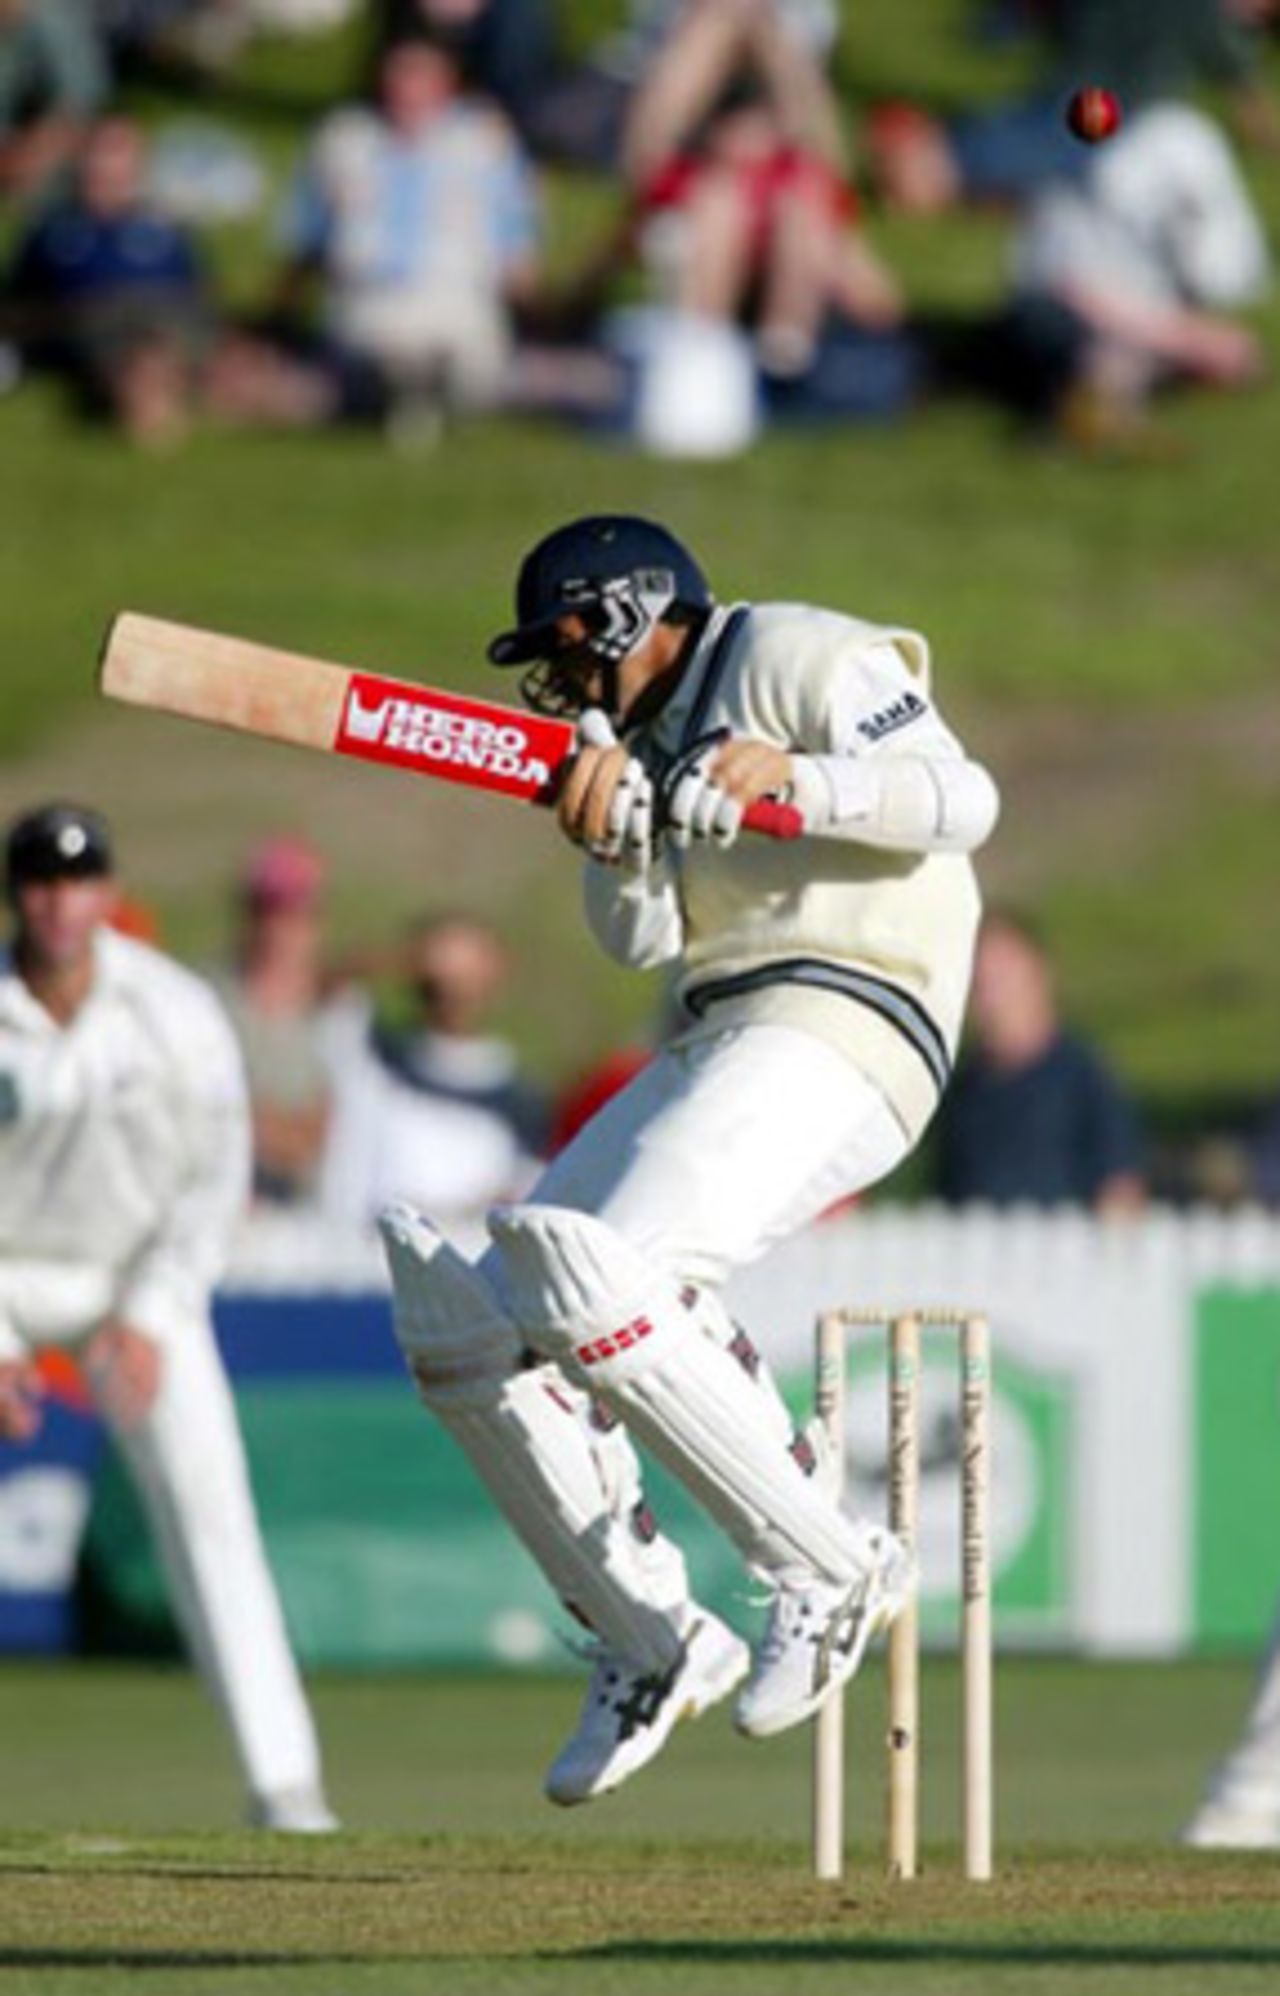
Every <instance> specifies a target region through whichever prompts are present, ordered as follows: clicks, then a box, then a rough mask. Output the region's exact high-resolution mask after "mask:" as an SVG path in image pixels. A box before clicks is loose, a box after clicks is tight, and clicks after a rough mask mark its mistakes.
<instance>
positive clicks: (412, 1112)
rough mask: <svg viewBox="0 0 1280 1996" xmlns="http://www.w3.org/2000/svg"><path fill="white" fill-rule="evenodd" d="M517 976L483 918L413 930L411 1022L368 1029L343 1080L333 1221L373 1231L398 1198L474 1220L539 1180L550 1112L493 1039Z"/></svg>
mask: <svg viewBox="0 0 1280 1996" xmlns="http://www.w3.org/2000/svg"><path fill="white" fill-rule="evenodd" d="M509 974H510V959H509V957H508V954H507V951H506V948H505V947H504V945H503V943H502V941H501V939H500V937H499V936H498V935H497V934H496V932H495V931H494V930H493V929H492V928H490V927H489V925H488V924H487V923H486V922H482V921H480V920H478V919H477V918H475V917H474V916H470V915H460V914H458V915H441V916H437V917H435V918H434V919H432V920H430V921H426V922H423V923H421V924H419V926H418V927H417V928H415V929H414V930H413V932H412V933H411V935H410V937H409V940H408V944H407V947H406V951H405V957H404V967H403V992H404V997H405V999H406V1001H407V1004H408V1008H409V1014H410V1016H409V1022H408V1024H407V1025H406V1026H404V1027H400V1028H393V1027H389V1026H385V1025H383V1024H381V1023H380V1022H379V1021H378V1020H376V1019H372V1018H371V1019H369V1020H368V1022H367V1025H366V1029H365V1031H364V1033H363V1035H362V1037H361V1041H360V1044H359V1045H358V1046H352V1047H350V1048H349V1049H348V1050H347V1052H346V1053H345V1056H344V1058H343V1060H342V1063H341V1066H340V1070H339V1073H338V1076H337V1080H336V1084H335V1100H334V1114H333V1120H332V1123H331V1125H330V1132H329V1139H328V1144H327V1147H326V1152H325V1160H324V1166H323V1170H322V1175H321V1190H320V1198H321V1204H322V1206H323V1208H324V1211H325V1212H326V1214H327V1215H328V1216H329V1217H330V1218H331V1219H332V1220H334V1221H337V1222H340V1223H342V1224H347V1225H357V1226H362V1227H367V1226H370V1225H371V1224H372V1223H373V1221H374V1219H375V1218H376V1216H377V1214H378V1212H379V1211H380V1210H381V1208H382V1207H383V1206H385V1205H386V1204H387V1203H388V1202H389V1201H390V1200H393V1199H409V1200H411V1201H413V1202H414V1203H415V1204H417V1205H419V1206H420V1207H421V1208H422V1210H423V1211H424V1212H426V1213H430V1214H432V1215H433V1216H434V1217H436V1218H438V1219H442V1220H448V1219H458V1218H472V1217H477V1216H478V1215H480V1214H481V1213H483V1212H484V1210H485V1208H486V1207H488V1206H490V1205H492V1204H493V1202H494V1201H495V1200H498V1199H502V1198H507V1197H517V1196H519V1193H520V1192H521V1191H522V1190H523V1189H524V1188H525V1187H526V1186H527V1185H528V1184H529V1183H530V1182H531V1180H532V1178H533V1176H534V1175H535V1172H536V1169H537V1165H536V1160H537V1158H538V1156H539V1155H540V1153H541V1152H542V1150H543V1148H544V1145H545V1140H546V1134H547V1114H546V1108H545V1105H544V1103H543V1100H542V1098H541V1095H540V1094H539V1093H538V1091H537V1090H535V1089H534V1088H533V1087H532V1086H531V1085H530V1084H529V1082H527V1081H526V1080H525V1078H524V1076H523V1075H522V1073H521V1071H520V1067H519V1063H518V1060H517V1057H516V1054H515V1050H514V1049H513V1048H512V1046H511V1045H510V1044H509V1042H508V1041H506V1040H505V1039H500V1038H497V1037H495V1036H494V1035H492V1034H491V1033H490V1032H488V1031H487V1030H486V1027H487V1023H488V1020H489V1019H490V1017H491V1015H492V1012H493V1009H494V1007H495V1005H496V1004H497V1002H498V1000H499V998H500V996H501V993H502V990H503V987H504V985H505V984H506V981H507V978H508V976H509Z"/></svg>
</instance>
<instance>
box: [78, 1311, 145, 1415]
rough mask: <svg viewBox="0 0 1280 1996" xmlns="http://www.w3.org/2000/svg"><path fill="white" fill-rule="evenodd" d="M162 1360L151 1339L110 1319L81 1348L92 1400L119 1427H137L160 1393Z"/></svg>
mask: <svg viewBox="0 0 1280 1996" xmlns="http://www.w3.org/2000/svg"><path fill="white" fill-rule="evenodd" d="M161 1369H162V1361H161V1356H160V1347H159V1346H158V1345H157V1343H156V1341H155V1339H154V1338H149V1337H147V1336H146V1334H145V1333H144V1332H142V1331H137V1330H135V1329H134V1327H133V1325H132V1324H126V1323H124V1322H123V1321H122V1320H121V1319H120V1318H118V1317H112V1318H109V1319H108V1320H107V1322H106V1323H104V1324H100V1325H99V1326H98V1328H97V1330H96V1331H95V1332H94V1334H93V1336H92V1337H91V1338H90V1339H89V1342H88V1343H87V1345H86V1346H85V1348H84V1372H85V1377H86V1378H87V1379H88V1381H89V1385H90V1387H91V1389H92V1391H93V1397H94V1399H95V1400H96V1401H97V1403H98V1405H99V1407H100V1408H101V1409H102V1411H103V1413H104V1414H105V1415H106V1417H107V1419H108V1420H109V1421H111V1422H112V1423H113V1424H114V1425H115V1426H116V1427H119V1428H125V1429H128V1428H136V1427H139V1426H141V1424H142V1422H143V1421H144V1420H145V1419H146V1417H147V1415H148V1414H149V1413H150V1412H151V1409H152V1407H153V1406H154V1405H155V1399H156V1395H157V1393H158V1392H159V1391H160V1373H161Z"/></svg>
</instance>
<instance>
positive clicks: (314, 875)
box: [240, 834, 324, 908]
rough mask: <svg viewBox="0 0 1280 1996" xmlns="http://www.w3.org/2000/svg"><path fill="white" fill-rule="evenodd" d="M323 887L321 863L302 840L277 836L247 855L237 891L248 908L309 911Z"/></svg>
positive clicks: (317, 855)
mask: <svg viewBox="0 0 1280 1996" xmlns="http://www.w3.org/2000/svg"><path fill="white" fill-rule="evenodd" d="M323 885H324V862H323V860H322V859H321V857H320V855H319V853H318V852H317V851H316V850H315V848H314V847H313V846H310V845H308V844H307V842H306V840H305V839H300V838H294V837H292V836H289V835H287V834H281V835H280V836H278V837H276V838H270V839H264V840H263V842H262V844H261V845H260V846H258V847H256V848H255V850H254V851H253V852H252V853H250V855H249V860H248V864H247V865H246V867H245V870H244V873H243V875H242V876H241V882H240V886H241V892H242V894H243V896H244V899H245V900H246V901H247V902H248V904H249V906H250V907H252V908H311V907H314V906H315V904H316V902H317V901H318V900H319V898H320V890H321V888H322V887H323Z"/></svg>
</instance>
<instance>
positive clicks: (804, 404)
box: [524, 0, 919, 457]
mask: <svg viewBox="0 0 1280 1996" xmlns="http://www.w3.org/2000/svg"><path fill="white" fill-rule="evenodd" d="M623 154H624V161H625V165H626V169H627V174H628V177H629V181H630V185H631V190H632V193H631V205H630V206H629V208H628V209H627V211H626V213H625V215H624V217H623V219H622V222H621V224H620V226H619V227H618V228H617V229H616V231H615V232H614V235H613V237H612V238H611V240H610V241H609V242H608V243H606V244H605V245H604V246H603V247H602V249H601V251H600V252H599V253H598V255H597V257H596V258H595V259H594V260H593V262H592V263H591V264H590V265H589V266H588V267H587V269H586V270H585V271H584V272H583V273H582V277H581V281H580V284H579V290H578V299H579V303H580V305H581V304H582V303H583V302H584V301H586V300H588V299H589V298H590V296H591V291H592V287H593V286H594V288H595V293H596V303H597V308H598V309H599V308H600V306H601V304H602V302H603V301H604V300H605V299H606V298H607V295H608V288H609V287H610V286H611V285H612V283H613V282H614V280H615V279H616V278H617V277H618V276H619V275H621V274H622V273H623V272H625V271H627V270H629V269H630V268H631V267H632V266H633V265H634V263H635V262H636V261H637V260H638V261H639V263H640V265H641V267H642V269H643V272H644V275H645V278H646V290H647V296H648V302H647V303H645V304H642V305H640V306H634V305H629V306H627V307H626V308H624V309H623V310H621V311H617V312H613V313H609V314H606V315H605V316H604V317H603V319H601V320H600V322H599V331H600V335H601V338H602V340H603V343H604V347H605V351H606V352H607V353H609V354H611V355H612V357H613V358H614V360H615V362H617V363H618V364H619V368H620V374H619V381H618V383H617V384H616V385H615V389H614V396H615V404H616V406H615V409H614V411H613V424H614V427H616V428H624V429H629V430H630V432H631V433H632V434H633V435H634V436H635V437H636V439H637V440H638V441H639V442H640V443H641V444H642V445H643V446H644V447H646V448H648V449H650V450H653V451H656V452H660V453H664V454H669V455H677V456H707V457H711V456H726V455H729V454H731V453H732V452H734V451H738V450H741V449H742V448H744V447H745V446H746V445H747V444H749V443H750V442H751V441H752V439H753V437H754V436H755V434H756V431H757V429H758V427H759V425H760V423H761V422H762V421H763V420H766V419H768V418H770V417H773V418H777V419H781V420H814V419H819V420H821V419H832V418H836V417H841V416H859V417H867V416H885V415H892V414H896V413H898V412H899V411H900V410H901V409H903V408H904V407H905V406H907V405H908V404H909V403H910V401H911V400H912V399H913V397H914V394H915V391H916V387H917V385H918V375H919V356H918V349H917V343H916V341H915V337H914V335H913V334H912V333H911V331H910V330H909V329H908V328H906V327H905V326H904V324H903V323H902V319H903V312H902V304H901V301H900V298H899V295H898V289H897V285H896V283H895V282H894V280H893V279H892V277H891V276H890V275H889V273H888V271H887V270H886V269H885V267H884V266H883V264H882V263H881V262H880V261H879V259H878V258H877V257H876V255H875V254H874V252H873V251H872V249H871V248H870V246H869V244H868V242H867V240H866V237H865V235H864V233H863V232H862V230H861V228H860V227H859V226H858V214H857V204H856V200H855V197H854V195H853V193H852V190H851V189H850V188H849V186H848V184H847V183H846V181H845V180H844V178H843V175H842V170H841V168H842V139H841V132H840V121H839V116H838V113H837V109H836V105H835V101H834V97H833V95H832V91H831V88H830V85H829V83H828V81H827V78H826V76H825V73H824V71H823V69H822V66H821V63H820V62H819V61H818V59H817V58H816V56H815V55H814V53H813V52H812V50H811V48H810V47H809V46H808V45H807V44H806V43H805V41H804V40H803V39H802V38H801V37H800V36H799V35H797V33H796V32H795V30H794V27H793V26H788V24H787V21H786V20H785V18H784V16H783V14H782V12H781V10H780V8H779V7H778V5H777V0H719V4H713V0H692V4H690V5H689V6H688V7H687V8H686V9H685V10H684V11H683V12H682V13H681V14H680V16H679V18H678V19H677V20H676V21H675V23H674V25H673V26H672V28H671V30H670V33H669V36H668V38H667V40H666V42H665V43H664V44H663V46H662V48H661V50H660V52H659V54H658V56H657V58H656V60H655V62H654V63H653V66H652V68H651V70H650V72H649V74H648V76H647V78H646V79H645V81H644V83H643V84H642V86H641V87H640V89H639V90H638V92H637V94H636V98H635V102H634V104H633V106H632V111H631V115H630V118H629V121H628V126H627V132H626V138H625V142H624V147H623ZM527 359H528V356H525V360H526V363H527ZM527 378H528V376H527V367H526V374H525V376H524V379H525V380H526V381H527Z"/></svg>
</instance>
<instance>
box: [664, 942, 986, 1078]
mask: <svg viewBox="0 0 1280 1996" xmlns="http://www.w3.org/2000/svg"><path fill="white" fill-rule="evenodd" d="M774 984H802V985H806V986H807V987H808V988H809V989H810V990H813V991H834V992H835V993H836V994H837V995H838V996H839V997H841V998H850V999H852V1000H853V1002H854V1003H855V1004H857V1005H865V1006H867V1007H868V1009H869V1010H870V1011H872V1012H878V1013H879V1015H880V1017H881V1018H882V1019H884V1020H886V1021H887V1022H888V1024H889V1025H891V1026H893V1027H895V1028H896V1030H897V1031H898V1032H899V1033H900V1034H901V1035H902V1037H903V1039H904V1040H905V1041H906V1042H907V1045H908V1046H910V1047H913V1048H914V1049H915V1051H916V1053H917V1054H919V1056H920V1058H921V1060H922V1061H923V1062H924V1064H925V1066H926V1067H927V1068H928V1070H929V1073H930V1076H931V1077H932V1079H933V1083H934V1086H935V1087H936V1088H937V1090H938V1093H939V1094H941V1093H942V1091H943V1089H944V1088H945V1087H946V1085H947V1082H948V1081H949V1080H950V1078H951V1055H950V1054H949V1053H948V1051H947V1043H946V1041H945V1040H944V1039H943V1037H942V1034H941V1032H940V1031H939V1029H938V1027H937V1026H936V1024H935V1023H934V1021H933V1020H932V1019H931V1018H930V1017H929V1014H928V1013H927V1012H926V1011H925V1009H924V1006H923V1005H922V1004H921V1003H920V1001H919V999H918V998H913V997H912V995H911V993H910V992H909V991H903V990H901V989H900V988H899V986H898V985H896V984H890V983H888V981H887V980H886V979H885V978H883V977H872V976H870V975H869V974H868V973H867V972H866V971H865V970H850V969H848V968H846V967H845V966H844V965H843V964H838V963H829V962H827V961H826V960H825V959H824V958H822V957H812V956H790V957H783V958H782V959H781V960H780V961H779V962H777V963H765V964H761V965H760V967H759V968H758V969H757V970H742V971H739V972H738V973H737V975H736V976H734V977H717V978H714V979H712V980H711V981H709V982H708V983H706V984H698V985H695V986H694V988H693V989H692V990H691V991H686V993H685V994H684V1004H685V1007H686V1009H687V1010H688V1011H690V1012H692V1014H693V1016H694V1018H695V1019H700V1018H701V1017H702V1015H703V1013H704V1012H705V1011H706V1009H707V1007H708V1006H709V1005H715V1004H718V1003H719V1002H720V1000H721V999H722V998H739V997H741V996H742V995H743V994H744V993H745V992H751V991H767V990H768V989H769V987H770V986H771V985H774Z"/></svg>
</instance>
